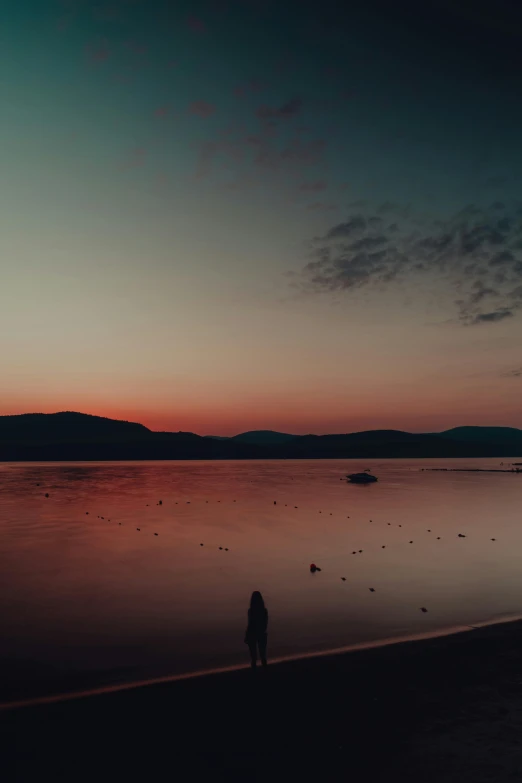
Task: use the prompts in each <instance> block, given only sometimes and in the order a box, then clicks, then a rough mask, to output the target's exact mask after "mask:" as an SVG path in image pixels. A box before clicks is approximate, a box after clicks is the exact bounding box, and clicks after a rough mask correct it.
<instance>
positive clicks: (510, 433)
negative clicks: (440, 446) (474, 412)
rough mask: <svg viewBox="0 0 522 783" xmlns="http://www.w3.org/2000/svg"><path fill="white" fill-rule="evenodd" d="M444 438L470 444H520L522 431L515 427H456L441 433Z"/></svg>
mask: <svg viewBox="0 0 522 783" xmlns="http://www.w3.org/2000/svg"><path fill="white" fill-rule="evenodd" d="M440 435H441V437H443V438H450V439H451V440H465V441H467V442H468V443H495V444H496V443H519V444H521V445H522V430H517V429H516V428H515V427H454V428H453V429H451V430H446V431H445V432H441V433H440Z"/></svg>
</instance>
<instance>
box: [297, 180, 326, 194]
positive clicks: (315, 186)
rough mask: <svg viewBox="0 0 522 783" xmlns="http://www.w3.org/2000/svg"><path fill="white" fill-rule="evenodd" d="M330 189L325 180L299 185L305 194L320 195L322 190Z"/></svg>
mask: <svg viewBox="0 0 522 783" xmlns="http://www.w3.org/2000/svg"><path fill="white" fill-rule="evenodd" d="M327 187H328V185H327V183H326V182H325V181H324V179H318V180H315V182H302V183H301V184H300V185H299V190H301V191H302V192H303V193H318V192H319V191H321V190H326V189H327Z"/></svg>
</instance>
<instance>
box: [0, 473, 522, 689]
mask: <svg viewBox="0 0 522 783" xmlns="http://www.w3.org/2000/svg"><path fill="white" fill-rule="evenodd" d="M511 461H516V460H512V459H510V460H508V461H507V462H511ZM499 463H500V460H498V459H495V460H482V459H481V460H465V461H463V460H438V461H426V460H422V461H406V460H386V461H376V462H370V463H369V464H368V463H366V462H364V463H362V462H360V461H355V460H353V461H352V460H309V461H308V460H307V461H277V462H276V461H267V462H143V463H140V462H131V463H63V464H59V463H43V464H34V463H33V464H11V463H3V464H0V628H1V635H0V648H1V653H0V655H1V663H2V674H1V675H0V677H1V683H0V684H1V686H2V698H3V699H4V700H5V699H11V698H16V697H19V696H25V695H40V694H43V693H48V692H55V691H57V690H63V689H69V688H76V687H78V686H81V687H84V686H85V685H87V686H95V685H101V684H106V683H113V682H121V681H125V680H133V679H141V678H143V677H150V676H162V675H167V674H177V673H182V672H190V671H195V670H200V669H205V668H211V667H217V666H226V665H232V664H237V663H242V662H245V661H246V659H247V648H246V647H245V645H244V644H243V636H244V630H245V625H246V611H247V608H248V601H249V597H250V594H251V592H252V590H256V589H258V590H261V592H262V593H263V595H264V597H265V600H266V603H267V607H268V610H269V613H270V624H269V654H270V656H271V657H275V656H284V655H293V654H302V653H306V652H313V651H323V650H327V649H332V648H338V647H342V646H346V645H352V644H357V643H362V642H371V641H375V640H378V639H383V638H387V637H394V636H403V635H407V634H417V633H422V632H432V631H436V630H438V629H444V628H447V627H450V626H451V627H453V626H460V625H473V624H476V623H479V622H484V621H491V620H494V619H500V618H502V617H505V616H510V615H516V614H518V613H520V612H521V611H522V568H521V565H522V557H521V555H522V475H518V476H517V475H511V474H501V473H498V474H495V473H490V474H488V473H483V474H480V473H479V474H476V473H475V474H474V473H431V472H426V471H424V472H422V471H421V468H427V467H451V466H454V467H468V466H469V467H499ZM366 467H370V468H371V469H372V471H373V472H375V473H376V474H377V475H378V476H379V479H380V481H379V483H378V484H375V485H370V486H356V485H355V486H354V485H347V484H346V483H345V482H341V481H340V477H342V476H344V475H345V474H346V473H350V472H353V471H355V470H361V469H363V468H366ZM38 484H39V485H40V486H37V485H38ZM46 492H47V493H49V498H45V496H44V495H45V493H46ZM160 499H161V500H162V501H163V503H162V505H161V506H159V505H157V503H158V501H159V500H160ZM274 500H275V501H276V505H274ZM86 512H88V514H86ZM101 517H104V519H102V518H101ZM109 520H110V521H109ZM370 520H372V521H371V522H370ZM120 523H121V524H120ZM138 527H139V528H140V531H139V532H138V530H137V528H138ZM428 529H429V530H431V533H430V532H428ZM154 533H158V535H157V536H155V535H154ZM458 533H463V534H465V535H466V538H458V537H457V534H458ZM438 536H440V540H438V539H437V537H438ZM491 538H496V539H497V540H496V541H495V542H492V541H491V540H490V539H491ZM409 541H413V543H412V544H410V543H409ZM201 543H203V544H204V546H203V547H201V546H200V544H201ZM383 546H385V548H384V549H383V548H382V547H383ZM219 547H223V549H222V550H220V549H219ZM225 547H228V550H229V551H228V552H227V551H225V549H224V548H225ZM359 549H362V550H363V552H362V554H359V552H358V550H359ZM354 550H357V554H356V555H352V552H353V551H354ZM311 562H315V563H316V564H317V565H318V566H319V567H320V568H321V569H322V570H321V572H320V573H316V574H311V573H310V571H309V564H310V563H311ZM343 576H344V577H346V581H344V582H343V581H341V577H343ZM370 587H373V588H375V592H374V593H372V592H370V590H369V588H370ZM423 606H424V607H427V609H428V613H426V614H424V613H422V612H421V611H420V607H423Z"/></svg>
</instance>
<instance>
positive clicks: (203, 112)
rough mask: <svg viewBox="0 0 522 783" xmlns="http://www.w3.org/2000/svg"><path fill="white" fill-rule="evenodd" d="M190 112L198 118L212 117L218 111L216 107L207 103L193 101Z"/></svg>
mask: <svg viewBox="0 0 522 783" xmlns="http://www.w3.org/2000/svg"><path fill="white" fill-rule="evenodd" d="M188 110H189V112H190V113H191V114H196V115H197V116H198V117H210V115H211V114H214V112H215V111H216V107H215V106H214V105H213V104H212V103H207V102H206V101H193V102H192V103H191V104H190V106H189V109H188Z"/></svg>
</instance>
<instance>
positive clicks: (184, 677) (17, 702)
mask: <svg viewBox="0 0 522 783" xmlns="http://www.w3.org/2000/svg"><path fill="white" fill-rule="evenodd" d="M519 622H522V614H517V615H510V616H508V617H501V618H496V619H493V620H487V621H483V622H481V623H478V624H477V625H458V626H450V627H446V628H441V629H439V630H436V631H426V632H424V633H418V634H406V635H403V636H397V637H385V638H382V639H376V640H374V641H370V642H358V643H356V644H352V645H346V646H343V647H337V648H333V649H328V650H318V651H311V652H306V653H298V654H295V655H292V654H290V655H283V656H276V657H274V658H269V665H270V667H271V668H273V667H274V666H280V665H282V664H292V663H297V662H299V661H315V660H316V659H317V660H319V659H324V658H337V657H340V656H345V655H350V654H351V653H357V652H361V653H364V651H366V650H378V649H382V648H388V647H394V646H396V645H410V644H418V643H421V642H428V641H430V640H435V639H444V638H447V637H452V636H457V635H460V634H464V633H467V632H469V631H472V630H482V629H486V628H491V627H495V626H497V625H509V624H511V623H513V624H516V623H519ZM249 669H250V665H249V663H248V662H246V663H241V664H232V665H230V666H221V667H217V668H210V669H198V670H196V671H191V672H182V673H180V674H170V675H163V676H159V677H148V678H143V679H138V680H129V681H127V682H120V683H114V684H113V685H101V686H99V687H93V688H88V689H85V688H84V689H79V690H70V691H64V692H60V693H52V694H48V695H46V696H36V697H27V698H22V699H14V700H12V701H6V702H0V714H1V713H5V712H9V711H12V710H18V709H24V708H33V707H40V706H46V705H52V704H61V703H64V702H70V701H76V700H79V699H88V698H90V697H96V696H104V695H110V694H117V693H120V692H124V691H133V690H136V689H140V688H148V687H151V686H152V687H154V686H159V685H169V684H172V685H174V684H175V683H178V682H187V681H191V680H195V679H198V680H199V679H204V678H208V677H219V676H226V675H227V674H230V673H232V672H240V671H247V670H249Z"/></svg>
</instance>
